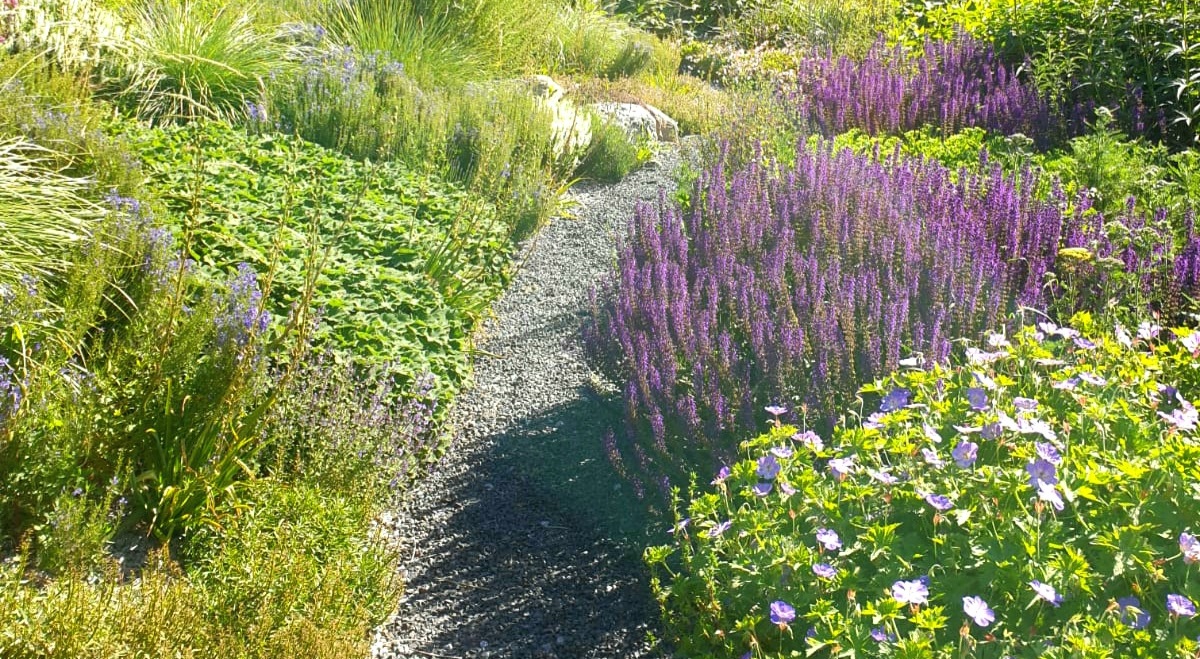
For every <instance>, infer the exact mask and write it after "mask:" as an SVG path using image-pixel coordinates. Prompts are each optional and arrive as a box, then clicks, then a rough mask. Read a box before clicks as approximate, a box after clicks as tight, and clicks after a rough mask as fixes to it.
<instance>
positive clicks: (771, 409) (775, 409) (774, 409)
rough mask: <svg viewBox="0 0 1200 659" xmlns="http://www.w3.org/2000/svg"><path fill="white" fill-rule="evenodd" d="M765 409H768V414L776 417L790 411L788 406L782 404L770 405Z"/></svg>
mask: <svg viewBox="0 0 1200 659" xmlns="http://www.w3.org/2000/svg"><path fill="white" fill-rule="evenodd" d="M765 409H766V410H767V414H770V415H771V416H776V417H778V416H783V415H784V414H787V411H788V410H787V408H786V407H783V406H780V405H768V406H767V407H766V408H765Z"/></svg>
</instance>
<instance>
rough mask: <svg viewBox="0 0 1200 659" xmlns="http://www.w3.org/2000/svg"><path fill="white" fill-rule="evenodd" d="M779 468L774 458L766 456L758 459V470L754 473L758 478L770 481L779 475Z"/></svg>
mask: <svg viewBox="0 0 1200 659" xmlns="http://www.w3.org/2000/svg"><path fill="white" fill-rule="evenodd" d="M779 468H780V467H779V461H778V460H776V459H775V456H774V455H770V454H767V455H764V456H763V457H761V458H759V459H758V469H756V470H755V473H757V474H758V477H759V478H762V479H764V480H771V479H773V478H775V477H776V476H778V475H779Z"/></svg>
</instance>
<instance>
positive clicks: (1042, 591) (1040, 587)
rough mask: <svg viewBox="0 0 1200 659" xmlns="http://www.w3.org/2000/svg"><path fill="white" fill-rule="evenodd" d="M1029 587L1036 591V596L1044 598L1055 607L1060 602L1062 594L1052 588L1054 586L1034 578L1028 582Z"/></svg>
mask: <svg viewBox="0 0 1200 659" xmlns="http://www.w3.org/2000/svg"><path fill="white" fill-rule="evenodd" d="M1029 587H1030V588H1032V589H1033V592H1035V593H1037V596H1038V598H1040V599H1043V600H1046V601H1047V602H1049V603H1051V604H1053V605H1054V606H1055V607H1057V606H1058V605H1059V604H1062V601H1063V596H1062V595H1060V594H1059V593H1058V591H1057V590H1054V586H1051V585H1050V584H1048V583H1042V582H1040V581H1037V580H1034V581H1030V582H1029Z"/></svg>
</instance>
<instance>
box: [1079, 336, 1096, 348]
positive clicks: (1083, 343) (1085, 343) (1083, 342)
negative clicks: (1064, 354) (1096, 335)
mask: <svg viewBox="0 0 1200 659" xmlns="http://www.w3.org/2000/svg"><path fill="white" fill-rule="evenodd" d="M1075 347H1076V348H1079V349H1080V350H1095V349H1096V343H1095V342H1094V341H1090V340H1088V339H1085V338H1083V337H1082V336H1077V337H1075Z"/></svg>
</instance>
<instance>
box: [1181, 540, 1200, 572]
mask: <svg viewBox="0 0 1200 659" xmlns="http://www.w3.org/2000/svg"><path fill="white" fill-rule="evenodd" d="M1179 551H1181V552H1183V562H1184V563H1187V564H1189V565H1191V564H1192V563H1195V562H1197V561H1200V540H1197V539H1196V536H1194V535H1192V534H1191V533H1186V532H1185V533H1180V534H1179Z"/></svg>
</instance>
